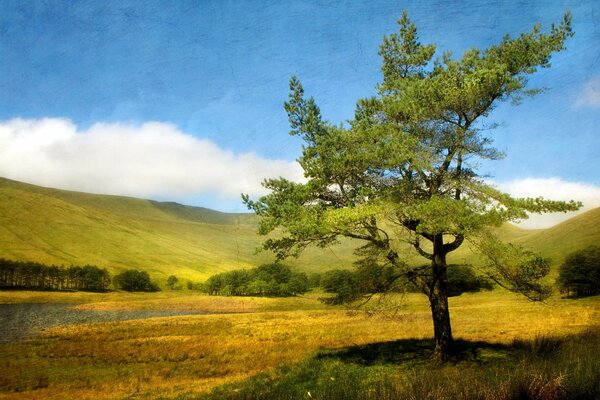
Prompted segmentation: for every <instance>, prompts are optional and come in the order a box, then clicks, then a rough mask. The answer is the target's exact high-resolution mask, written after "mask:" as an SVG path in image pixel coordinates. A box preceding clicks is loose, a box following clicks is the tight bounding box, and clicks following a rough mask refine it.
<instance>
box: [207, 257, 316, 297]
mask: <svg viewBox="0 0 600 400" xmlns="http://www.w3.org/2000/svg"><path fill="white" fill-rule="evenodd" d="M204 290H205V291H206V292H207V293H208V294H211V295H226V296H295V295H300V294H303V293H305V292H306V291H307V290H308V276H307V275H306V274H305V273H304V272H292V270H291V269H290V267H288V266H287V265H283V264H279V263H271V264H263V265H260V266H258V267H256V268H253V269H250V270H245V269H242V270H233V271H229V272H224V273H221V274H217V275H213V276H211V277H210V278H208V280H207V281H206V282H205V283H204Z"/></svg>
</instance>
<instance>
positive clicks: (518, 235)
mask: <svg viewBox="0 0 600 400" xmlns="http://www.w3.org/2000/svg"><path fill="white" fill-rule="evenodd" d="M498 234H499V235H500V236H501V237H502V238H503V239H505V240H507V241H510V242H513V243H518V244H521V245H523V246H525V247H527V248H530V249H532V250H536V251H540V252H541V253H542V254H544V255H545V256H547V257H550V258H551V259H552V261H553V264H554V265H557V264H558V263H560V262H562V260H563V259H564V256H565V255H566V254H568V253H569V252H571V251H574V250H577V249H580V248H583V247H586V246H588V245H590V244H594V243H600V208H598V209H594V210H591V211H589V212H587V213H584V214H581V215H579V216H577V217H574V218H572V219H570V220H568V221H565V222H563V223H561V224H559V225H556V226H554V227H552V228H549V229H545V230H524V229H520V228H518V227H516V226H514V225H509V224H506V225H505V226H503V227H502V228H500V229H499V230H498ZM262 240H263V238H262V237H260V236H259V235H258V234H257V233H256V217H255V216H254V215H252V214H231V213H222V212H218V211H214V210H209V209H206V208H201V207H190V206H184V205H181V204H177V203H172V202H157V201H151V200H142V199H136V198H130V197H122V196H106V195H95V194H88V193H80V192H72V191H65V190H58V189H49V188H43V187H39V186H34V185H29V184H25V183H21V182H16V181H11V180H8V179H4V178H0V257H5V258H9V259H16V260H32V261H40V262H44V263H55V264H66V265H68V264H71V263H73V264H79V265H83V264H88V263H89V264H96V265H98V266H101V267H107V268H108V269H109V270H110V271H111V272H119V271H121V270H124V269H126V268H140V269H144V270H147V271H148V272H150V273H151V274H152V275H153V276H156V277H157V278H160V279H162V278H163V277H166V276H168V275H170V274H175V275H177V276H178V277H180V278H187V279H192V280H203V279H205V278H206V277H208V276H209V275H212V274H214V273H216V272H222V271H226V270H231V269H236V268H246V267H253V266H256V265H258V264H261V263H264V262H269V261H272V260H273V257H272V255H271V254H269V253H259V254H255V249H256V248H257V247H258V246H259V245H260V243H261V241H262ZM354 245H355V244H353V243H352V242H345V243H343V244H342V245H338V246H333V247H331V248H328V249H324V250H321V249H310V250H308V251H306V252H305V253H304V254H303V255H302V256H301V257H300V258H299V259H298V260H291V261H290V262H289V263H290V264H292V265H293V266H296V267H297V268H299V269H301V270H304V271H317V270H323V269H331V268H341V267H347V266H349V265H350V264H351V263H352V260H353V254H352V250H353V246H354ZM475 260H476V258H475V257H474V255H473V254H472V252H471V251H470V250H469V248H468V245H466V246H463V247H462V248H461V249H459V251H457V252H456V253H453V254H452V257H451V258H450V261H451V262H456V263H473V262H476V261H475ZM414 261H415V262H421V261H422V260H417V259H416V258H415V260H414Z"/></svg>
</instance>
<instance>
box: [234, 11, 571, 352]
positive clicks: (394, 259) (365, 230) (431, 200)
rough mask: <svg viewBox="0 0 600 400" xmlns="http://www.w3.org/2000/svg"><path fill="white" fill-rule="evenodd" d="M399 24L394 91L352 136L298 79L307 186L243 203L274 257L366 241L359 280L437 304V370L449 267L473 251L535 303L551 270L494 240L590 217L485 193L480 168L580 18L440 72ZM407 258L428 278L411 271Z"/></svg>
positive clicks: (292, 100) (293, 110) (296, 118)
mask: <svg viewBox="0 0 600 400" xmlns="http://www.w3.org/2000/svg"><path fill="white" fill-rule="evenodd" d="M398 24H399V28H400V30H399V33H397V34H392V35H390V36H386V37H384V39H383V43H382V44H381V47H380V50H379V55H380V56H381V57H382V58H383V66H382V72H383V82H382V83H381V84H380V85H378V87H377V96H374V97H371V98H366V99H360V100H358V102H357V105H356V111H355V115H354V119H353V120H351V121H348V123H347V124H346V125H333V124H331V123H329V122H327V121H326V120H324V119H323V118H322V116H321V113H320V110H319V108H318V106H317V105H316V103H315V101H314V99H313V98H312V97H311V98H308V99H307V98H305V96H304V90H303V88H302V85H301V84H300V82H299V80H298V79H297V78H296V77H292V79H291V81H290V92H291V93H290V95H289V100H288V102H286V103H285V110H286V111H287V113H288V116H289V121H290V125H291V131H290V134H291V135H299V136H301V137H302V138H303V139H304V142H305V144H304V147H303V152H302V156H301V157H300V159H299V160H298V161H299V163H300V165H301V166H302V168H303V169H304V174H305V177H306V179H307V181H306V183H295V182H290V181H288V180H285V179H283V178H279V179H268V180H265V181H264V183H263V185H264V186H265V187H266V188H268V189H270V190H271V193H270V194H268V195H266V196H263V197H261V198H260V199H258V200H251V199H250V198H249V197H248V196H247V195H242V197H243V200H244V202H245V203H246V205H247V206H248V207H249V208H250V209H252V210H254V211H255V212H256V214H258V215H259V216H261V217H262V218H261V220H260V226H259V232H260V233H261V234H268V233H270V232H273V231H274V230H276V231H277V235H276V236H274V237H272V238H270V239H268V240H266V241H265V242H264V243H263V247H264V248H265V249H267V250H271V251H273V252H274V253H275V255H276V256H277V258H278V259H283V258H286V257H288V256H297V255H298V254H299V253H300V252H301V251H302V250H303V249H304V248H306V247H307V246H309V245H316V246H321V247H323V246H328V245H330V244H333V243H336V241H337V240H338V239H339V238H340V237H347V238H352V239H358V240H360V241H363V242H364V245H363V246H362V247H359V248H358V249H357V251H356V253H357V256H358V257H359V262H358V263H357V264H358V267H359V268H371V269H372V268H373V267H374V266H377V267H378V268H380V269H381V270H383V271H385V273H381V274H379V275H380V276H381V277H385V278H382V279H381V280H380V281H379V282H378V284H377V285H374V287H375V288H376V290H377V291H384V290H385V289H386V288H389V287H391V286H392V285H393V284H394V282H396V281H397V280H399V279H403V280H408V281H410V282H412V283H413V284H415V285H417V286H418V287H419V288H420V290H421V291H422V292H423V293H424V294H425V295H427V296H428V298H429V302H430V306H431V312H432V317H433V327H434V338H435V351H434V356H435V357H437V358H438V359H439V360H445V359H446V358H447V355H448V352H449V350H450V349H451V346H452V343H453V340H452V330H451V325H450V314H449V310H448V289H447V268H449V266H448V264H447V262H446V257H447V255H448V254H449V253H450V252H452V251H455V250H456V249H458V248H459V246H461V245H462V244H463V242H464V240H465V238H469V240H470V241H471V243H473V244H474V247H476V248H477V249H478V250H480V252H481V253H482V254H484V255H485V256H486V260H487V262H486V271H487V274H488V275H489V277H490V278H492V279H493V280H494V281H496V282H497V283H499V284H500V285H502V286H504V287H506V288H509V289H510V290H513V291H516V292H520V293H523V294H525V295H526V296H528V297H529V298H531V299H533V300H540V299H543V298H544V297H545V296H547V295H548V293H549V292H548V288H547V287H545V286H544V285H542V284H541V283H540V279H541V278H543V277H544V276H545V275H546V274H547V272H548V265H547V263H546V262H545V261H544V260H543V259H542V258H540V257H538V256H536V255H534V254H530V253H527V252H524V251H523V250H521V249H520V248H518V247H515V246H512V245H508V244H503V243H502V242H500V241H498V240H496V239H494V237H493V235H492V234H491V230H490V228H491V227H495V226H498V225H500V224H502V223H503V222H505V221H516V220H520V219H524V218H527V212H535V213H543V212H556V211H568V210H575V209H577V208H579V207H580V204H578V203H574V202H569V203H565V202H557V201H548V200H544V199H542V198H526V199H517V198H513V197H511V196H509V195H507V194H505V193H502V192H500V191H499V190H497V189H496V188H495V187H493V186H492V185H490V184H489V183H488V182H486V181H485V180H483V179H482V178H481V177H480V176H479V175H478V174H477V172H476V167H477V162H478V160H482V159H491V160H494V159H499V158H501V157H502V154H501V153H500V152H499V151H497V150H496V149H494V148H493V147H492V140H491V139H490V138H489V137H488V136H486V133H487V132H489V131H490V129H489V128H490V125H489V124H485V123H484V122H483V120H484V119H485V118H486V117H487V116H488V115H489V114H490V112H491V111H492V110H493V109H494V107H495V106H496V105H497V104H498V103H499V102H502V101H506V100H509V99H510V100H513V101H516V102H518V100H519V99H520V98H522V97H523V96H528V95H533V94H535V93H537V92H539V89H526V86H527V77H528V76H529V75H530V74H533V73H534V72H535V71H536V70H537V69H538V68H540V67H541V68H547V67H549V66H550V63H549V61H550V57H551V55H552V54H553V53H554V52H558V51H561V50H563V49H564V42H565V40H566V39H568V38H569V37H571V36H572V35H573V33H572V31H571V16H570V14H568V13H567V14H565V16H564V19H563V21H562V22H561V24H560V25H559V26H554V25H552V27H551V30H550V32H549V33H542V32H541V29H540V26H539V25H536V26H535V27H534V28H533V29H532V30H531V32H528V33H524V34H521V35H520V36H518V37H516V38H511V37H509V36H505V37H504V38H503V39H502V40H501V41H500V43H498V44H497V45H494V46H491V47H489V48H488V49H486V50H483V51H480V50H477V49H472V50H469V51H466V52H465V53H464V54H463V56H462V58H459V59H455V58H452V56H451V55H450V53H444V55H443V56H442V58H441V59H436V60H435V61H433V62H432V59H433V56H434V53H435V46H434V45H424V44H421V43H420V42H419V39H418V36H417V29H416V27H415V25H414V24H413V23H412V22H411V21H410V20H409V19H408V17H407V14H406V12H404V13H403V15H402V17H401V18H400V20H399V21H398ZM282 228H283V229H282ZM282 232H283V233H282ZM406 242H409V243H410V244H411V245H410V246H403V245H402V244H403V243H406ZM406 249H409V250H410V251H416V253H418V254H419V255H420V256H422V257H424V258H425V259H427V260H428V264H427V265H426V266H425V267H423V266H422V264H421V266H420V267H415V266H414V265H410V264H409V263H408V262H407V256H408V254H406Z"/></svg>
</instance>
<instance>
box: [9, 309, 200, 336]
mask: <svg viewBox="0 0 600 400" xmlns="http://www.w3.org/2000/svg"><path fill="white" fill-rule="evenodd" d="M72 306H73V304H0V343H11V342H16V341H19V340H22V339H27V338H31V337H34V336H36V335H38V334H39V333H41V332H42V331H44V330H45V329H47V328H51V327H53V326H59V325H72V324H84V323H91V322H109V321H124V320H130V319H144V318H153V317H171V316H177V315H191V314H206V313H205V312H201V311H179V310H113V311H110V310H109V311H104V310H103V311H96V310H78V309H74V308H70V307H72Z"/></svg>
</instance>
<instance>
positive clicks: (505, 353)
mask: <svg viewBox="0 0 600 400" xmlns="http://www.w3.org/2000/svg"><path fill="white" fill-rule="evenodd" d="M561 343H562V340H561V339H553V338H546V337H543V338H539V339H537V338H536V339H535V340H528V341H520V340H515V341H514V342H513V343H512V344H510V345H507V344H500V343H489V342H485V341H469V340H456V341H455V342H454V346H453V348H452V350H451V353H450V355H449V360H448V362H449V363H451V364H456V363H458V362H474V363H486V362H495V361H498V360H501V359H505V360H509V359H516V358H519V357H520V356H524V355H526V354H532V353H535V354H536V355H538V356H546V355H550V354H552V353H554V352H555V351H556V350H558V349H559V348H560V347H561ZM433 349H434V342H433V339H403V340H396V341H392V342H379V343H370V344H367V345H362V346H352V347H347V348H344V349H341V350H332V351H327V352H322V353H320V354H318V355H317V356H316V358H317V359H322V360H327V359H329V360H339V361H342V362H345V363H352V364H359V365H363V366H373V365H401V364H402V365H406V364H407V363H409V364H423V363H431V362H432V355H433Z"/></svg>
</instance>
